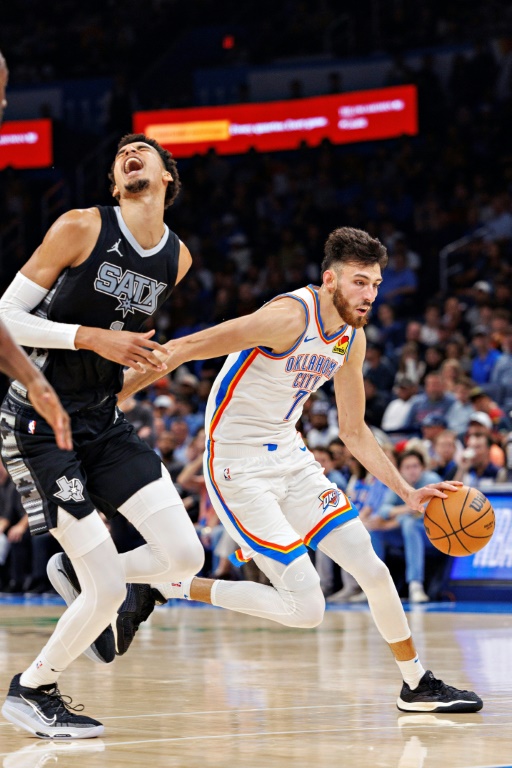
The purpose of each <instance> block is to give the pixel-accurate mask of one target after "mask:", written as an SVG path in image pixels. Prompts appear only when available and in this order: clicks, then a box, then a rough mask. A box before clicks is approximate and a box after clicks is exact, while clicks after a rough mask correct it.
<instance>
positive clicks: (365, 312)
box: [356, 307, 370, 316]
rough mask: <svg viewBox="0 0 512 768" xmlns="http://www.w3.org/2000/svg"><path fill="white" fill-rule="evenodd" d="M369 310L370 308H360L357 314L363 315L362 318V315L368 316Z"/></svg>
mask: <svg viewBox="0 0 512 768" xmlns="http://www.w3.org/2000/svg"><path fill="white" fill-rule="evenodd" d="M369 309H370V307H358V308H357V309H356V312H357V313H358V314H359V315H361V316H362V315H366V314H367V312H368V311H369Z"/></svg>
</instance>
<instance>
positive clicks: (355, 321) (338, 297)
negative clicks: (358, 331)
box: [332, 286, 371, 328]
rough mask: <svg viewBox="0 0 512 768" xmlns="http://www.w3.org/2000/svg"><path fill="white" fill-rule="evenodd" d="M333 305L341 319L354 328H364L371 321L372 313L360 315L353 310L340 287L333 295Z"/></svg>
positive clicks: (369, 305)
mask: <svg viewBox="0 0 512 768" xmlns="http://www.w3.org/2000/svg"><path fill="white" fill-rule="evenodd" d="M332 303H333V304H334V308H335V309H336V311H337V313H338V315H339V316H340V317H341V319H342V320H344V321H345V323H348V324H349V325H351V326H352V328H363V327H364V326H365V325H366V324H367V323H368V321H369V319H370V311H368V312H367V313H366V315H359V314H358V313H357V312H356V311H355V310H354V309H351V307H350V304H349V303H348V301H347V300H346V298H345V296H344V295H343V291H342V290H341V288H340V286H338V287H337V288H336V290H335V291H334V293H333V297H332ZM368 307H369V308H371V304H368Z"/></svg>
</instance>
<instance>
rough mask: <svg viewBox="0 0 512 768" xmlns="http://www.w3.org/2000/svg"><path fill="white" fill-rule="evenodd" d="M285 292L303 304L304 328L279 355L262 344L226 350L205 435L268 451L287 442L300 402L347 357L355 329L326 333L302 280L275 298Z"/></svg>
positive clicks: (312, 292) (313, 294)
mask: <svg viewBox="0 0 512 768" xmlns="http://www.w3.org/2000/svg"><path fill="white" fill-rule="evenodd" d="M284 296H286V297H287V298H291V299H294V300H295V301H298V302H300V303H301V304H302V305H303V307H304V310H305V324H304V331H303V333H302V335H301V336H300V338H299V339H298V340H297V341H296V343H295V344H294V345H293V347H292V348H291V349H289V350H288V351H286V352H283V353H281V354H279V355H276V354H273V353H272V352H271V351H270V350H269V349H266V348H265V347H255V348H254V349H246V350H244V351H243V352H237V353H233V354H231V355H229V357H228V358H227V360H226V362H225V363H224V366H223V367H222V370H221V371H220V373H219V375H218V376H217V378H216V379H215V382H214V384H213V387H212V390H211V393H210V396H209V398H208V405H207V408H206V425H207V430H208V438H209V439H210V440H213V441H214V442H215V443H218V444H221V445H231V446H234V445H244V446H254V447H262V446H267V449H268V450H270V451H272V450H275V449H276V448H277V447H278V446H279V447H280V448H286V447H289V446H291V445H292V444H293V442H294V440H295V439H296V434H297V432H296V430H295V424H296V422H297V421H298V419H299V417H300V415H301V413H302V409H303V406H304V402H305V401H306V400H307V399H308V397H309V396H310V395H311V393H312V392H315V391H316V390H317V389H318V388H319V387H321V386H322V384H324V383H325V382H326V381H328V380H329V379H332V377H333V376H334V374H335V373H336V371H337V370H339V368H341V366H342V365H343V364H344V362H345V361H346V359H347V358H348V354H349V351H350V347H351V345H352V342H353V340H354V337H355V334H356V331H355V329H354V328H352V327H351V326H348V325H345V326H344V327H342V328H341V329H340V330H338V331H337V332H336V333H335V334H334V335H332V336H327V335H326V333H325V331H324V328H323V325H322V318H321V317H320V304H319V298H318V288H315V287H314V286H307V287H306V288H300V289H299V290H297V291H293V292H292V293H286V294H282V296H277V297H276V298H283V297H284ZM273 301H275V299H273ZM274 446H275V447H274Z"/></svg>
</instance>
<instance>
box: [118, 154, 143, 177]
mask: <svg viewBox="0 0 512 768" xmlns="http://www.w3.org/2000/svg"><path fill="white" fill-rule="evenodd" d="M143 168H144V163H143V162H142V160H140V159H139V158H138V157H129V158H128V159H127V160H126V162H125V164H124V166H123V170H124V172H125V173H126V175H127V176H130V174H132V173H135V172H136V171H141V170H142V169H143Z"/></svg>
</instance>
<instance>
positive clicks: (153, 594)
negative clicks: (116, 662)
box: [116, 584, 167, 656]
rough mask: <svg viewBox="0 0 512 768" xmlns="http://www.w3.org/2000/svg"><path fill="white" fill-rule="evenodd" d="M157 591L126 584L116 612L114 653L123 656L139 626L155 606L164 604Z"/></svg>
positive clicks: (146, 585)
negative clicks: (121, 600) (123, 597)
mask: <svg viewBox="0 0 512 768" xmlns="http://www.w3.org/2000/svg"><path fill="white" fill-rule="evenodd" d="M166 602H167V601H166V599H165V597H163V596H162V595H161V594H160V592H159V591H158V590H157V589H154V588H153V587H151V586H150V585H149V584H128V591H127V593H126V597H125V600H124V603H123V604H122V605H121V607H120V608H119V610H118V612H117V621H116V633H117V642H116V653H117V655H118V656H123V654H125V653H126V651H127V650H128V648H129V647H130V645H131V644H132V640H133V638H134V637H135V633H136V632H137V630H138V628H139V625H140V624H142V622H143V621H146V619H147V618H148V617H149V616H150V615H151V614H152V613H153V610H154V608H155V605H157V604H158V605H163V604H164V603H166Z"/></svg>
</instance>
